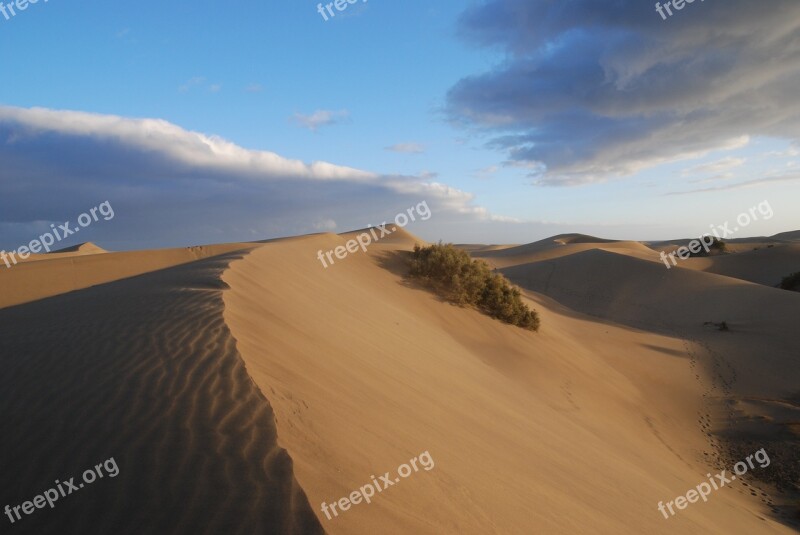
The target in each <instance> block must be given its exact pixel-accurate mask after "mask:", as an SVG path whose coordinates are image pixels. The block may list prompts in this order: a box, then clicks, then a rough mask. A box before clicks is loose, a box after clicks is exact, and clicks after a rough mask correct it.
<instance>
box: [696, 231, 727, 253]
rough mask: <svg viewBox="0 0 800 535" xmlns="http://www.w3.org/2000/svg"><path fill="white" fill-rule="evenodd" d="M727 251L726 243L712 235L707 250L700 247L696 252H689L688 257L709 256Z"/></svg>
mask: <svg viewBox="0 0 800 535" xmlns="http://www.w3.org/2000/svg"><path fill="white" fill-rule="evenodd" d="M727 252H728V244H726V243H725V242H724V241H722V240H721V239H719V238H717V237H716V236H712V242H711V245H709V246H708V252H706V250H705V248H703V249H700V252H698V253H689V256H690V257H700V256H710V255H712V254H723V253H727Z"/></svg>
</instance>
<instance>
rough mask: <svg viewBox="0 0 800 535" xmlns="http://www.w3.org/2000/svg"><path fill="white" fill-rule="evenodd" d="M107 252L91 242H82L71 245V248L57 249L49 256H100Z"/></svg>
mask: <svg viewBox="0 0 800 535" xmlns="http://www.w3.org/2000/svg"><path fill="white" fill-rule="evenodd" d="M107 252H108V251H106V250H105V249H103V248H102V247H98V246H97V245H95V244H93V243H92V242H84V243H79V244H78V245H73V246H72V247H64V248H63V249H58V250H57V251H53V252H52V253H50V254H64V253H77V254H82V255H84V254H100V253H107Z"/></svg>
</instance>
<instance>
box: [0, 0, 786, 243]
mask: <svg viewBox="0 0 800 535" xmlns="http://www.w3.org/2000/svg"><path fill="white" fill-rule="evenodd" d="M6 3H7V2H6ZM645 4H647V6H648V7H646V9H645V8H643V7H642V4H641V2H633V1H625V2H617V3H615V4H607V5H606V6H600V7H598V5H599V4H598V3H597V2H589V1H588V0H575V1H569V0H567V1H564V2H551V1H549V0H547V1H545V0H540V1H537V0H526V1H522V0H490V1H484V2H471V3H465V2H461V1H459V2H455V1H441V2H422V1H417V0H408V1H405V2H402V3H400V2H390V1H389V0H369V1H368V2H357V3H355V4H353V5H350V6H349V7H348V8H347V9H346V11H344V12H342V13H339V14H338V15H337V16H336V17H335V18H333V19H331V20H329V21H327V22H326V21H325V20H324V19H323V18H322V17H321V15H320V14H319V13H318V12H317V3H316V2H311V1H306V0H301V1H294V2H281V3H274V2H272V3H262V2H254V1H241V2H233V3H229V4H220V3H219V2H214V3H212V2H206V1H202V0H201V1H196V2H191V3H190V2H168V3H155V4H143V3H131V2H99V1H94V0H89V1H84V2H80V3H78V2H74V1H69V0H49V1H47V2H45V1H44V0H40V1H39V2H38V3H37V4H35V5H33V4H32V5H29V6H28V8H27V9H26V10H25V11H23V12H19V13H17V15H15V16H13V17H11V19H10V20H5V19H4V18H3V17H2V15H0V47H2V50H4V51H5V52H4V54H3V58H2V67H1V68H0V73H2V74H0V81H2V83H0V106H2V107H4V108H2V109H5V111H6V113H5V115H4V114H3V113H0V189H1V190H2V191H0V193H2V200H0V210H2V214H3V215H0V230H1V231H2V232H0V247H5V248H15V247H16V246H17V245H19V244H20V243H25V242H27V241H29V240H30V239H32V238H34V237H36V236H35V232H36V231H37V229H39V228H41V227H42V226H43V224H44V223H46V222H49V221H56V220H59V219H61V220H63V219H65V218H70V217H71V218H75V217H76V216H77V215H78V214H79V213H81V212H82V211H83V210H84V209H86V208H89V207H91V206H95V205H97V204H99V203H100V202H103V201H105V200H110V201H112V203H113V202H114V200H116V205H117V206H120V207H121V208H122V210H120V209H117V213H118V214H120V217H119V219H115V221H114V222H113V224H112V223H109V224H108V225H107V226H106V227H105V228H103V229H97V230H95V229H92V232H93V234H90V235H88V236H87V237H91V238H92V239H94V240H96V241H100V242H102V245H107V246H108V247H111V248H114V247H117V248H134V247H147V246H173V245H176V246H177V245H188V244H190V243H196V242H215V241H222V240H234V239H259V238H269V237H274V236H279V235H289V234H295V233H304V232H315V231H318V230H321V229H324V230H333V231H337V232H343V231H346V230H349V229H351V228H356V227H360V226H363V225H365V224H366V223H368V222H375V219H376V218H378V219H379V218H380V217H382V216H383V218H384V219H386V218H389V217H392V216H393V214H395V213H397V212H398V211H401V210H404V209H405V208H407V207H409V206H413V205H414V204H416V203H417V202H419V201H420V200H422V199H423V198H424V197H425V196H426V195H427V196H429V197H430V203H431V205H432V206H433V208H434V213H435V214H438V215H437V216H435V217H433V218H432V219H431V220H430V221H429V222H426V224H425V225H419V226H417V227H414V228H412V229H410V230H411V231H412V232H415V233H417V234H419V235H420V236H421V237H423V238H426V239H431V240H432V239H444V240H450V241H457V242H494V243H498V242H528V241H534V240H536V239H540V238H543V237H546V236H548V235H552V234H556V233H560V232H573V231H576V232H585V233H591V234H595V235H600V236H603V237H609V238H631V239H668V238H674V237H680V236H693V235H696V234H699V233H701V232H704V231H705V229H706V228H707V227H708V226H709V225H710V224H717V223H722V222H724V221H725V220H728V219H732V218H735V217H736V215H737V214H739V213H740V212H742V211H747V210H748V209H749V208H750V207H752V206H755V205H756V204H758V203H759V202H762V201H764V200H768V201H769V202H770V203H771V205H772V207H773V208H774V212H775V216H774V217H773V218H772V219H770V220H769V221H759V222H757V223H753V224H752V225H751V226H750V227H748V229H747V232H746V233H747V234H754V235H758V234H772V233H777V232H781V231H786V230H794V229H800V212H798V210H797V209H796V205H797V200H798V199H800V180H798V178H800V169H798V168H797V166H798V165H799V164H800V155H798V151H797V148H796V147H797V145H796V140H797V137H798V134H800V128H798V126H800V125H798V122H797V118H798V114H797V113H798V110H797V104H795V103H794V102H793V100H795V97H794V92H792V91H790V90H789V88H792V87H793V88H795V89H796V87H797V85H796V82H797V74H798V53H797V50H795V48H796V45H795V44H793V41H791V39H790V35H791V34H792V32H796V31H797V27H798V23H800V11H798V9H797V7H796V6H795V5H794V4H793V3H792V2H789V1H788V0H787V1H783V0H780V1H776V2H775V5H774V6H773V7H771V8H759V9H761V12H759V16H760V18H761V19H762V21H763V23H757V24H754V23H752V20H753V15H752V13H751V10H752V9H753V7H752V6H753V5H754V4H753V2H747V1H745V0H740V1H732V2H728V3H726V4H725V6H726V7H725V9H723V8H722V7H720V5H719V2H717V3H716V5H708V4H711V3H710V2H706V3H705V4H704V5H703V6H700V5H697V6H691V11H690V10H688V9H687V10H685V11H683V12H681V13H680V14H679V15H680V16H676V17H673V18H672V19H670V20H668V21H662V20H661V19H660V17H658V16H657V15H656V14H655V12H651V11H652V10H651V8H650V4H649V3H645ZM770 9H772V10H773V12H772V13H763V12H764V11H769V10H770ZM776 21H780V22H781V24H783V27H781V26H780V24H778V27H777V28H776ZM723 23H724V24H725V26H724V28H725V29H727V30H728V31H729V32H730V35H722V36H720V34H724V33H725V30H724V29H723V30H720V28H721V27H722V26H721V24H723ZM742 29H745V32H744V35H742V31H741V30H742ZM781 29H782V30H783V32H784V37H785V39H786V40H783V41H782V40H781V35H782V33H781ZM712 30H713V31H712ZM737 31H738V33H737ZM760 34H763V35H764V36H771V37H772V40H773V41H775V42H774V43H771V44H770V43H767V44H764V45H763V46H762V47H761V48H759V47H758V46H755V47H750V48H748V49H747V50H748V51H749V52H748V54H743V53H741V51H742V50H744V48H742V47H743V46H744V44H745V43H748V44H749V43H752V42H753V41H754V39H757V38H758V37H759V36H760ZM737 39H739V40H737ZM771 47H773V48H771ZM643 51H648V52H647V53H645V52H643ZM704 54H705V55H704ZM776 55H777V56H782V57H776ZM770 57H771V58H773V59H774V60H775V61H776V65H774V66H773V67H772V71H768V70H767V69H765V68H763V67H762V66H763V65H764V63H765V58H770ZM654 58H655V59H654ZM776 71H777V72H778V73H779V74H776ZM747 77H749V79H752V80H753V83H752V84H751V85H749V86H747V85H742V84H741V83H740V82H738V80H742V79H746V78H747ZM793 84H794V85H793ZM795 92H796V91H795ZM34 108H37V109H38V108H43V109H44V110H46V111H48V112H52V113H55V114H58V113H60V112H62V111H72V112H80V113H83V114H90V115H87V116H86V117H87V118H86V121H88V122H89V123H92V124H91V126H87V127H86V128H83V129H78V130H76V129H74V128H72V126H70V124H68V121H65V122H64V123H63V124H62V123H61V122H59V120H58V118H59V117H61V116H59V115H48V116H46V117H44V118H43V117H42V116H38V115H35V114H34V112H33V109H34ZM104 118H105V119H104ZM109 118H118V120H117V123H115V122H114V120H111V121H110V122H109V121H108V120H106V119H109ZM73 119H74V117H73ZM73 119H70V120H73ZM139 119H157V120H160V121H162V122H163V123H159V124H160V125H161V126H159V127H158V131H159V136H160V137H159V138H158V141H157V143H158V147H157V148H155V149H154V148H153V147H152V146H150V145H148V143H147V142H146V141H142V139H143V138H142V137H141V136H139V137H136V136H137V135H138V134H136V135H134V134H132V133H131V132H134V131H138V130H137V129H144V130H147V129H148V128H151V126H152V125H150V126H147V124H145V123H142V122H137V121H138V120H139ZM81 120H82V119H81ZM125 121H129V122H125ZM123 123H124V125H125V126H119V125H120V124H123ZM53 124H59V125H61V126H59V127H57V128H56V127H54V126H52V125H53ZM115 124H116V125H117V126H119V128H117V126H115ZM164 124H168V125H170V127H169V128H168V127H166V126H163V125H164ZM173 126H174V127H175V128H174V129H172V127H173ZM23 133H24V135H23ZM188 133H199V134H202V135H203V136H206V137H207V138H208V139H211V140H218V139H222V140H224V141H225V143H229V144H231V145H232V146H235V147H236V148H237V150H238V149H242V150H246V151H253V152H263V151H266V152H269V153H275V154H277V155H279V156H280V157H282V158H285V159H287V160H301V161H303V162H305V163H307V164H311V163H312V162H319V161H322V162H330V163H331V164H335V165H336V166H341V167H342V168H345V169H355V170H358V172H354V177H338V175H337V179H336V180H335V181H334V182H335V183H334V182H331V181H330V180H328V179H327V178H325V177H322V178H320V176H317V175H315V174H314V173H313V172H309V174H308V175H307V176H305V175H304V176H303V177H301V178H299V179H298V178H297V177H285V176H278V175H280V173H278V172H277V171H275V170H274V169H273V168H272V167H269V166H266V167H264V168H263V169H262V168H259V169H258V170H256V171H253V173H255V175H258V176H257V177H255V178H254V177H253V176H250V175H249V174H248V173H249V172H250V171H243V170H242V169H243V167H242V166H238V164H237V166H234V167H235V168H236V170H234V171H230V172H229V173H227V174H225V176H224V177H221V176H218V174H217V173H215V172H211V171H209V170H208V169H209V168H208V162H207V161H206V160H205V159H204V158H199V157H198V158H199V159H202V160H203V161H204V162H205V163H204V164H202V165H201V164H198V163H196V161H195V160H197V159H198V158H195V159H194V160H192V162H191V165H190V167H191V169H190V170H187V169H186V165H185V164H186V162H185V161H184V162H183V163H182V164H176V161H178V160H180V158H178V157H177V156H176V154H178V152H180V150H182V149H181V148H182V147H184V145H185V144H186V143H194V142H195V141H197V140H194V139H192V140H188V139H189V138H187V137H186V135H187V134H188ZM130 136H133V137H134V138H135V139H136V140H138V141H132V139H133V138H132V137H130ZM20 139H22V141H20ZM187 140H188V141H187ZM197 143H198V145H197V146H194V145H192V147H193V148H192V149H191V150H193V151H197V150H203V147H205V146H207V145H208V144H209V142H208V141H206V140H205V138H204V140H202V141H198V142H197ZM226 146H227V145H226ZM45 148H46V149H47V150H45ZM112 149H113V150H112ZM154 150H155V152H154ZM215 150H216V149H215ZM156 153H158V154H159V155H158V157H156V156H154V154H156ZM43 158H44V159H46V160H47V161H46V162H44V163H43V162H42V159H43ZM176 158H177V159H176ZM143 161H146V162H145V163H142V162H143ZM229 163H230V162H229ZM45 164H47V165H45ZM139 165H141V168H139V167H137V166H139ZM231 165H232V164H231ZM204 166H205V167H204ZM211 167H213V165H211ZM226 169H229V170H231V169H233V167H227V168H226ZM361 171H363V172H367V173H369V174H371V175H372V176H373V178H372V179H370V180H369V181H367V183H365V182H364V181H363V180H361V179H359V178H358V176H360V175H359V173H360V172H361ZM259 173H260V174H259ZM127 175H131V176H127ZM212 175H213V176H212ZM156 176H158V177H160V178H159V179H158V180H156V179H155V178H154V177H156ZM261 179H263V180H264V181H265V182H270V184H269V185H263V186H261V185H258V186H252V185H251V183H252V181H253V180H256V181H258V180H261ZM315 180H324V181H325V185H324V187H320V188H315V187H314V181H315ZM210 183H214V184H215V185H214V186H213V187H212V186H209V184H210ZM399 183H402V185H398V184H399ZM244 184H247V185H246V186H245V185H244ZM708 189H710V190H711V191H698V190H708ZM312 190H313V193H309V192H311V191H312ZM131 192H135V194H131ZM223 192H224V193H223ZM181 193H183V194H185V195H184V196H183V197H182V198H181V197H179V194H181ZM171 196H174V198H173V197H171ZM101 197H102V198H101ZM107 198H108V199H107ZM170 199H171V200H170ZM256 199H257V200H258V202H256ZM170 202H171V203H172V205H170ZM175 205H178V206H177V207H176V206H175ZM287 206H291V207H292V208H293V210H292V212H288V211H287ZM166 211H169V212H171V213H170V214H167V215H165V212H166ZM209 213H216V214H217V215H215V216H214V218H213V219H211V220H209V217H208V214H209ZM125 214H127V215H125ZM326 221H335V226H334V225H333V224H330V225H327V224H325V223H324V222H326ZM166 227H169V228H168V230H167V228H166ZM743 232H744V231H743ZM204 233H205V234H204ZM32 234H33V235H32ZM31 235H32V236H31Z"/></svg>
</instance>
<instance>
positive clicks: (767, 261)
mask: <svg viewBox="0 0 800 535" xmlns="http://www.w3.org/2000/svg"><path fill="white" fill-rule="evenodd" d="M681 267H687V268H690V269H698V270H701V271H706V272H708V273H716V274H718V275H725V276H726V277H733V278H736V279H742V280H746V281H750V282H755V283H757V284H763V285H765V286H770V287H775V286H777V285H778V284H779V283H780V282H781V280H782V279H783V278H784V277H786V276H788V275H790V274H792V273H796V272H798V271H800V244H781V245H776V246H772V247H770V246H758V245H756V246H753V247H752V248H749V249H748V250H744V251H742V252H739V253H736V254H727V255H719V256H711V257H707V258H690V259H689V260H686V261H684V262H683V263H682V264H681Z"/></svg>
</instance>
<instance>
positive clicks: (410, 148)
mask: <svg viewBox="0 0 800 535" xmlns="http://www.w3.org/2000/svg"><path fill="white" fill-rule="evenodd" d="M386 150H388V151H390V152H401V153H406V154H422V153H423V152H425V147H424V146H423V145H421V144H420V143H398V144H396V145H392V146H391V147H386Z"/></svg>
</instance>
